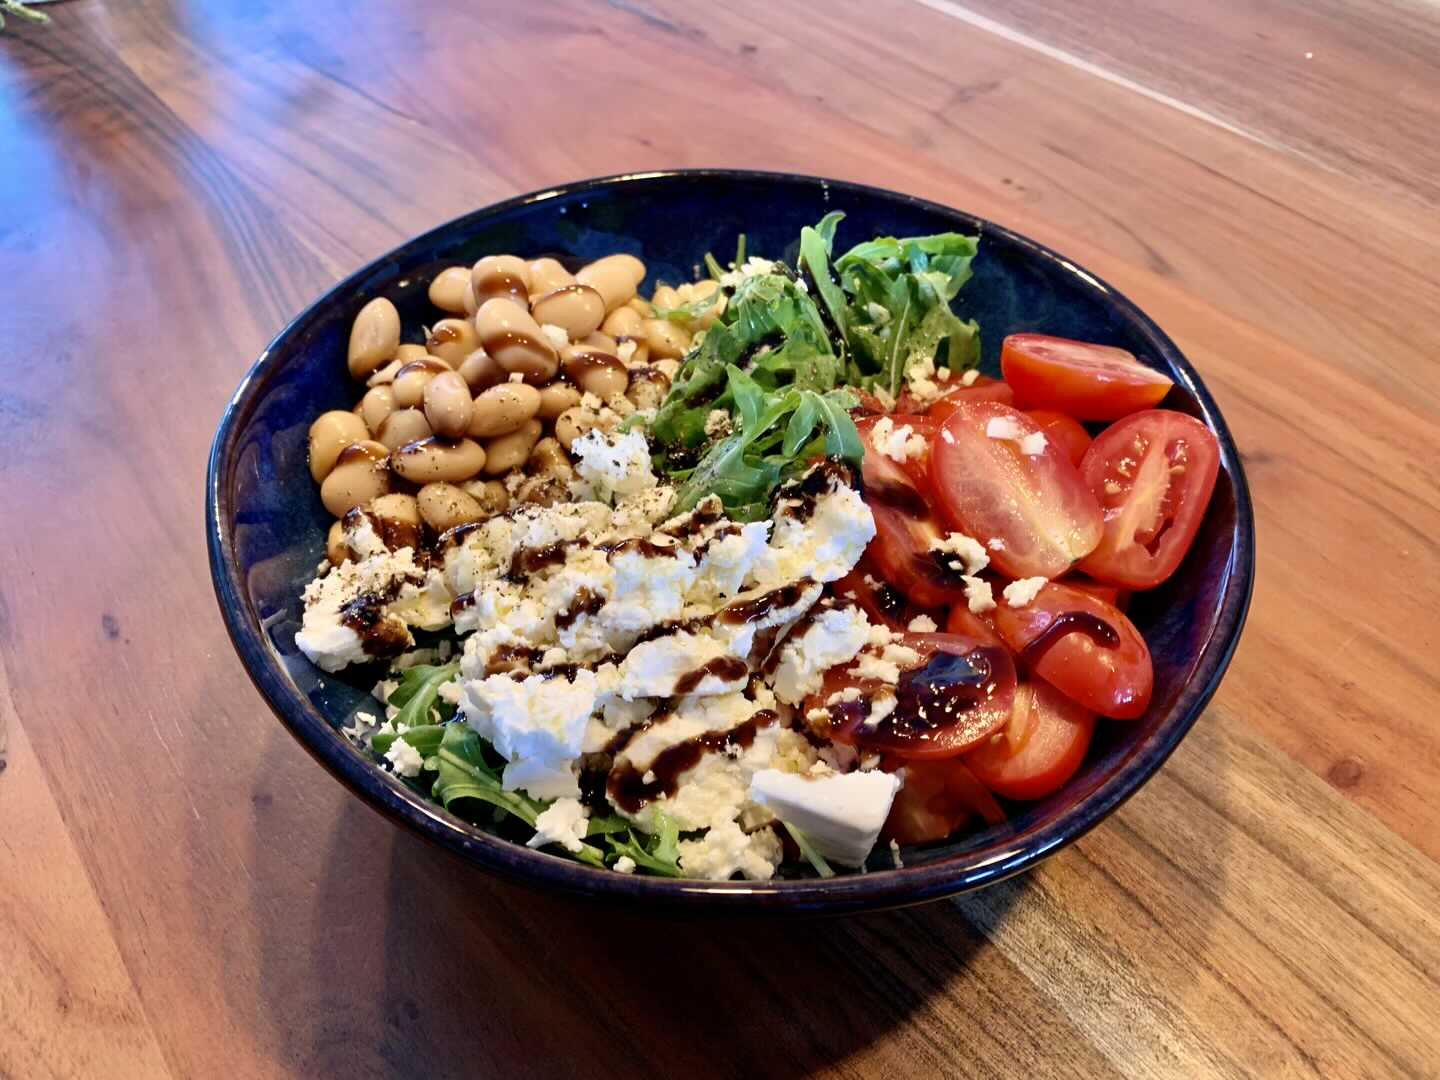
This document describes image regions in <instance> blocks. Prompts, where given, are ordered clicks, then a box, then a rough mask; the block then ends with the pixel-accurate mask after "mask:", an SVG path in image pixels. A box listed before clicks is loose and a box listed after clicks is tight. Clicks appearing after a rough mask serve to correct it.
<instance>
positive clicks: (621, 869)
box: [611, 855, 635, 874]
mask: <svg viewBox="0 0 1440 1080" xmlns="http://www.w3.org/2000/svg"><path fill="white" fill-rule="evenodd" d="M611 869H612V870H614V871H615V872H616V873H617V874H633V873H634V872H635V860H634V859H632V858H631V857H630V856H629V855H621V856H620V858H618V859H616V860H615V865H614V866H612V867H611Z"/></svg>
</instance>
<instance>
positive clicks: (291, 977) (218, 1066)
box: [0, 0, 1440, 1080]
mask: <svg viewBox="0 0 1440 1080" xmlns="http://www.w3.org/2000/svg"><path fill="white" fill-rule="evenodd" d="M48 10H49V11H50V12H51V13H52V16H53V19H54V23H53V24H52V25H51V26H49V27H30V26H14V25H12V28H11V30H10V31H8V32H7V33H6V34H5V35H4V37H3V38H0V280H3V282H4V285H3V288H4V301H3V302H0V331H3V337H4V340H5V341H7V342H8V343H9V344H10V347H9V349H8V350H7V353H6V360H5V361H4V369H3V370H4V376H5V377H4V379H3V382H0V507H3V510H0V513H3V515H4V520H5V529H4V537H5V539H4V543H3V545H0V661H3V669H0V732H3V734H0V740H4V741H0V747H3V748H4V749H3V753H4V760H5V763H6V764H7V766H8V767H7V768H6V769H5V771H4V772H3V774H0V1076H4V1077H16V1078H22V1077H23V1078H26V1080H28V1078H32V1077H52V1076H53V1077H71V1076H82V1077H107V1078H109V1077H125V1076H139V1077H164V1076H175V1077H182V1076H183V1077H226V1076H235V1077H252V1076H306V1077H313V1076H331V1075H333V1076H343V1077H369V1076H409V1075H424V1076H433V1077H442V1076H478V1075H495V1076H504V1077H531V1076H533V1077H551V1076H609V1075H616V1076H626V1077H630V1076H637V1075H654V1076H685V1075H710V1074H715V1075H730V1076H741V1075H745V1076H750V1075H775V1074H799V1073H818V1074H825V1075H835V1076H840V1075H845V1076H857V1077H872V1076H897V1075H935V1074H939V1073H946V1074H954V1075H975V1076H997V1075H1003V1074H1008V1073H1016V1074H1020V1075H1027V1076H1029V1075H1051V1074H1054V1075H1076V1076H1085V1077H1097V1076H1106V1075H1117V1074H1126V1075H1144V1076H1181V1077H1202V1076H1229V1075H1241V1074H1253V1075H1260V1076H1266V1077H1273V1076H1289V1075H1302V1074H1316V1075H1321V1076H1326V1077H1350V1076H1361V1075H1374V1076H1425V1075H1429V1076H1435V1075H1440V1033H1437V1027H1436V1018H1437V1015H1440V989H1437V973H1440V867H1437V865H1436V860H1437V858H1440V799H1437V798H1436V794H1437V783H1440V717H1437V713H1440V709H1437V706H1440V681H1437V672H1440V662H1437V660H1436V658H1435V656H1436V649H1437V646H1440V635H1437V628H1440V619H1437V615H1436V604H1437V598H1436V592H1437V590H1436V581H1437V577H1440V548H1437V543H1436V535H1437V527H1440V484H1437V481H1436V465H1437V462H1440V438H1437V432H1440V426H1437V418H1440V364H1437V359H1440V329H1437V327H1440V217H1437V209H1440V137H1437V132H1440V10H1437V9H1436V8H1435V7H1434V6H1433V5H1429V4H1425V3H1421V2H1419V0H1312V2H1301V0H1268V2H1266V3H1263V4H1251V3H1247V2H1244V0H1215V2H1214V3H1210V4H1205V5H1198V4H1192V3H1189V2H1188V0H1151V2H1149V3H1146V4H1139V3H1131V2H1128V0H1083V2H1078V3H1070V4H1061V3H1052V4H1044V3H1040V2H1039V0H966V4H965V6H964V7H961V6H958V5H954V4H950V3H947V2H944V0H926V2H916V0H895V2H885V3H863V2H859V0H853V2H847V3H844V4H834V5H824V6H822V5H811V6H809V7H808V8H804V9H802V8H801V7H800V6H799V5H790V4H784V3H775V2H768V3H767V2H763V0H731V2H726V3H711V4H694V3H680V2H678V0H612V2H611V3H610V4H608V5H606V4H600V3H580V2H573V3H571V2H565V0H531V2H527V3H525V4H513V5H501V4H498V3H488V4H487V3H478V2H474V0H429V2H427V3H424V4H419V3H415V4H411V3H402V2H399V0H394V2H390V3H385V2H382V0H355V2H342V0H307V2H306V3H304V4H285V3H270V2H255V0H252V2H249V3H240V2H238V0H237V2H234V3H223V2H221V0H191V2H189V3H181V2H178V0H173V2H169V3H167V2H164V0H111V2H109V3H103V2H101V0H75V2H73V3H69V4H64V5H56V6H54V7H52V8H49V9H48ZM715 164H724V165H736V166H753V167H762V168H772V169H793V170H799V171H804V172H813V173H825V174H830V175H833V176H839V177H845V178H852V179H857V180H862V181H868V182H871V183H877V184H882V185H885V186H888V187H894V188H899V189H902V190H906V191H913V192H916V193H919V194H922V195H925V196H929V197H932V198H935V199H939V200H942V201H944V202H947V203H950V204H953V205H956V206H960V207H964V208H966V209H969V210H972V211H975V212H977V213H979V214H982V215H985V216H988V217H991V218H993V219H995V220H997V221H1001V222H1003V223H1005V224H1007V225H1010V226H1012V227H1015V228H1017V229H1020V230H1022V231H1024V232H1027V233H1029V234H1031V235H1033V236H1035V237H1038V238H1039V239H1041V240H1043V241H1045V242H1046V243H1049V244H1052V245H1054V246H1055V247H1057V248H1059V249H1061V250H1062V251H1065V252H1067V253H1070V254H1072V255H1074V256H1075V257H1076V258H1078V259H1080V260H1081V261H1083V262H1085V263H1086V264H1088V265H1089V266H1090V267H1092V268H1093V269H1095V270H1096V271H1097V272H1098V273H1100V274H1102V275H1103V276H1105V277H1107V278H1108V279H1110V280H1111V281H1113V282H1115V283H1116V284H1117V285H1118V286H1119V287H1120V288H1122V289H1124V290H1125V291H1126V292H1128V293H1129V294H1130V295H1131V296H1133V297H1134V298H1135V299H1136V300H1137V301H1139V302H1140V303H1141V304H1142V305H1143V306H1144V307H1145V308H1146V309H1147V310H1148V311H1150V312H1151V313H1152V314H1153V315H1154V316H1155V317H1156V318H1157V319H1158V320H1159V321H1160V323H1161V324H1162V326H1164V327H1165V328H1166V329H1167V330H1168V331H1169V332H1170V333H1171V334H1172V335H1173V336H1174V337H1175V338H1176V339H1177V340H1178V341H1179V342H1180V343H1181V345H1182V346H1183V347H1184V348H1185V349H1186V350H1187V351H1188V352H1189V354H1190V356H1191V357H1192V358H1193V359H1194V361H1195V363H1196V365H1197V366H1198V367H1199V369H1200V370H1201V372H1202V373H1203V375H1204V377H1205V379H1206V380H1207V382H1208V383H1209V385H1210V386H1211V388H1212V389H1213V390H1214V392H1215V395H1216V397H1217V398H1218V399H1219V402H1220V404H1221V407H1222V408H1223V409H1224V411H1225V415H1226V416H1227V417H1228V418H1229V420H1230V422H1231V424H1232V426H1233V428H1234V431H1235V434H1236V437H1237V439H1238V440H1239V442H1240V445H1241V446H1242V447H1243V448H1244V451H1245V455H1246V460H1247V464H1248V469H1249V476H1250V482H1251V485H1252V487H1253V490H1254V494H1255V501H1256V507H1257V513H1258V516H1259V552H1260V554H1259V583H1258V586H1257V589H1256V594H1255V604H1254V607H1253V609H1252V611H1251V616H1250V623H1249V627H1248V629H1247V631H1246V634H1245V639H1244V642H1243V644H1242V646H1241V648H1240V651H1239V653H1238V655H1237V656H1236V658H1235V662H1234V666H1233V667H1232V669H1231V672H1230V675H1229V677H1228V678H1227V679H1226V682H1225V684H1224V686H1223V688H1222V689H1221V691H1220V693H1219V694H1218V695H1217V697H1216V699H1215V702H1214V704H1213V706H1212V707H1211V708H1210V709H1209V710H1208V712H1207V713H1206V715H1205V716H1204V718H1203V719H1202V720H1201V721H1200V723H1199V724H1198V725H1197V726H1196V728H1195V730H1194V731H1193V733H1192V734H1191V735H1190V736H1189V738H1188V739H1187V740H1186V741H1185V743H1184V745H1183V746H1182V747H1181V748H1180V750H1179V751H1178V752H1177V753H1176V755H1175V757H1174V758H1173V760H1172V761H1171V762H1170V764H1169V765H1167V766H1166V768H1165V769H1164V770H1163V771H1162V772H1161V773H1160V774H1159V775H1158V776H1157V777H1156V778H1155V779H1154V780H1153V781H1152V782H1151V783H1150V784H1149V785H1148V786H1147V787H1146V788H1145V789H1144V791H1143V792H1141V793H1140V794H1139V795H1138V796H1137V797H1136V798H1135V799H1134V800H1133V801H1131V802H1130V803H1129V804H1128V805H1126V806H1125V807H1124V809H1123V810H1122V811H1121V812H1119V813H1118V814H1116V815H1115V817H1114V818H1112V819H1111V820H1110V821H1109V822H1107V823H1106V824H1105V825H1104V826H1102V827H1101V828H1099V829H1097V830H1096V831H1095V832H1094V833H1092V834H1091V835H1090V836H1088V837H1087V838H1085V839H1084V840H1083V841H1082V842H1080V843H1079V844H1077V845H1075V846H1074V847H1072V848H1070V849H1068V850H1066V851H1065V852H1063V853H1062V854H1060V855H1058V856H1057V857H1055V858H1053V859H1051V860H1050V861H1048V862H1047V863H1045V864H1044V866H1042V867H1041V868H1040V869H1038V870H1036V871H1035V872H1033V873H1031V874H1029V875H1027V876H1025V877H1024V878H1023V879H1021V880H1017V881H1013V882H1011V883H1009V884H1006V885H1003V886H1000V887H997V888H994V889H990V890H988V891H986V892H983V893H981V894H979V895H977V896H972V897H967V898H964V899H961V900H957V901H954V902H946V903H938V904H934V905H931V906H928V907H924V908H919V909H916V910H911V911H905V912H899V913H894V914H887V915H880V916H875V917H867V918H856V919H851V920H847V921H842V922H826V923H815V924H809V925H792V924H785V925H771V924H763V923H753V924H740V925H724V924H715V923H703V924H693V925H692V924H686V923H679V922H671V921H661V920H656V919H654V918H651V917H648V916H646V915H644V914H643V913H635V914H626V913H620V914H614V913H606V914H604V915H603V917H602V916H600V915H598V914H597V913H596V912H594V911H592V910H587V909H586V908H584V907H582V906H578V905H575V904H572V903H569V902H564V901H560V900H556V899H552V898H548V897H543V896H535V895H531V894H529V893H527V892H523V891H520V890H516V889H514V888H510V887H506V886H502V885H499V884H496V883H495V882H493V881H490V880H488V879H486V878H484V877H482V876H479V875H478V874H475V873H472V872H469V871H467V870H465V869H464V868H462V867H460V866H458V865H457V864H455V863H453V862H452V861H450V860H449V859H448V858H447V857H445V856H443V855H441V854H439V853H437V852H435V851H432V850H430V849H429V848H427V847H426V846H424V845H423V844H422V843H421V842H420V841H418V840H416V839H414V838H413V837H410V836H408V835H402V834H400V833H398V832H397V831H396V830H395V829H393V828H392V827H391V826H389V825H388V824H386V823H385V822H384V821H382V820H380V819H379V818H378V817H377V816H376V815H374V814H372V813H371V812H370V811H369V810H367V809H365V808H364V807H363V806H361V805H360V803H359V802H358V801H356V800H355V799H353V798H352V797H350V796H349V795H348V794H346V793H345V792H344V791H343V790H342V789H341V788H340V786H339V785H338V784H336V783H335V782H333V781H332V780H331V779H329V778H328V777H327V776H325V775H324V774H323V773H322V772H321V770H320V769H319V768H318V767H317V766H316V765H315V764H314V763H312V762H311V761H310V759H309V758H308V757H307V756H306V755H305V754H304V753H303V752H302V751H301V749H300V748H299V747H298V746H297V745H296V744H295V743H294V742H292V740H291V739H290V737H289V736H288V735H287V734H286V733H285V732H284V731H283V729H282V728H281V727H280V725H279V724H277V723H276V722H275V721H274V720H273V719H272V717H271V716H270V714H269V713H268V711H267V710H266V708H265V706H264V705H263V704H262V703H261V701H260V699H259V697H258V696H257V695H256V693H255V692H254V691H253V690H252V689H251V687H250V684H249V682H248V681H247V679H246V677H245V674H244V672H243V671H242V670H241V667H240V664H239V662H238V661H237V660H236V659H235V657H234V655H233V654H232V653H231V650H230V647H229V644H228V642H227V640H226V637H225V633H224V630H223V629H222V627H221V623H220V619H219V618H218V616H217V613H216V611H215V607H214V601H213V599H212V596H211V591H210V584H209V579H208V570H207V567H206V561H205V553H204V545H203V537H202V530H201V498H202V480H203V476H204V467H205V454H206V450H207V448H208V446H209V442H210V438H211V434H212V432H213V430H214V427H215V424H216V421H217V420H218V418H219V414H220V411H221V408H222V407H223V405H224V403H225V401H226V399H227V397H228V396H229V395H230V393H231V392H232V390H233V389H234V387H235V385H236V383H237V381H238V380H239V378H240V376H241V375H242V374H243V373H244V371H245V369H246V368H247V367H248V365H249V364H250V363H251V361H252V360H253V358H254V357H255V356H256V355H257V353H258V351H259V350H260V349H261V347H262V346H263V345H264V343H265V342H266V340H268V339H269V337H270V336H271V335H272V334H273V333H274V332H275V331H276V330H277V329H278V328H279V327H280V326H281V325H282V324H283V323H284V322H285V321H286V320H287V319H288V317H289V316H290V315H291V314H293V313H294V312H296V311H298V310H299V309H300V308H302V307H303V306H305V305H306V304H307V303H309V302H310V300H311V299H312V298H314V297H315V296H316V295H318V294H319V293H320V292H321V291H322V290H324V289H325V288H327V287H328V286H329V285H330V284H331V283H332V282H333V281H334V280H336V279H337V278H338V277H339V276H341V275H343V274H345V273H347V272H348V271H350V270H351V269H353V268H355V267H357V266H359V265H361V264H362V263H364V262H366V261H367V260H369V259H370V258H372V257H374V256H375V255H377V254H379V253H381V252H382V251H384V250H386V249H388V248H390V247H391V246H392V245H394V244H396V243H397V242H399V241H400V240H401V239H403V238H405V237H406V236H409V235H411V234H413V233H416V232H418V231H421V230H423V229H425V228H428V227H429V226H431V225H433V224H435V223H437V222H441V221H444V220H446V219H448V218H450V217H451V216H453V215H456V214H459V213H461V212H462V211H465V210H468V209H470V208H473V207H475V206H479V205H482V204H485V203H488V202H491V201H493V200H496V199H499V198H502V197H504V196H508V195H511V194H514V193H516V192H520V191H526V190H530V189H533V188H538V187H542V186H544V185H547V184H552V183H555V182H558V181H563V180H567V179H571V178H575V177H581V176H586V175H593V174H601V173H614V172H620V171H624V170H630V169H646V168H654V167H661V166H685V165H715Z"/></svg>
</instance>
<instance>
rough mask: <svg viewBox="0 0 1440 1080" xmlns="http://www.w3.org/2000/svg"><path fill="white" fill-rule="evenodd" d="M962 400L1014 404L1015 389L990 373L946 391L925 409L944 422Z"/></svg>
mask: <svg viewBox="0 0 1440 1080" xmlns="http://www.w3.org/2000/svg"><path fill="white" fill-rule="evenodd" d="M961 401H998V402H999V403H1000V404H1001V405H1014V404H1015V391H1014V390H1011V389H1010V385H1009V384H1008V383H1004V382H1001V381H1000V380H999V379H992V378H991V377H990V376H989V375H980V376H978V377H977V378H976V379H975V381H974V382H973V383H971V384H970V385H969V386H963V385H962V386H956V387H954V388H953V389H950V390H947V391H945V394H944V396H943V397H941V398H939V399H937V400H936V401H934V402H932V403H931V405H930V407H929V408H928V409H926V410H925V415H926V416H929V417H931V418H933V419H935V420H938V421H940V422H942V423H943V422H944V421H945V419H946V417H948V416H949V415H950V414H951V413H952V412H954V411H955V406H956V404H957V403H958V402H961Z"/></svg>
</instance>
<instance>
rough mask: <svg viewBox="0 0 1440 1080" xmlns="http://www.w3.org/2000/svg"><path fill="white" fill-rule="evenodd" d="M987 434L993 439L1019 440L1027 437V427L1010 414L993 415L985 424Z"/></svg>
mask: <svg viewBox="0 0 1440 1080" xmlns="http://www.w3.org/2000/svg"><path fill="white" fill-rule="evenodd" d="M985 434H986V435H988V436H989V437H990V438H992V439H1009V440H1010V441H1012V442H1019V441H1020V440H1021V439H1023V438H1024V437H1025V429H1024V428H1022V427H1021V426H1020V425H1019V424H1018V423H1016V422H1015V420H1014V419H1013V418H1011V417H1009V416H992V417H991V418H990V420H989V422H988V423H986V425H985Z"/></svg>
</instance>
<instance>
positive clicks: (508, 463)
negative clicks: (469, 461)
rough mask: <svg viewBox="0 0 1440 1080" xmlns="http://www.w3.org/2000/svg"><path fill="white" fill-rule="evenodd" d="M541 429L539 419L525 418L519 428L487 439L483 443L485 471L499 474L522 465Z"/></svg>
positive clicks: (490, 473) (538, 437) (493, 474)
mask: <svg viewBox="0 0 1440 1080" xmlns="http://www.w3.org/2000/svg"><path fill="white" fill-rule="evenodd" d="M543 431H544V428H543V427H541V425H540V421H539V420H526V421H525V423H524V424H522V425H521V426H520V428H519V430H517V431H512V432H510V434H508V435H501V436H499V437H498V438H494V439H491V440H490V441H488V442H487V443H486V444H485V471H486V472H487V473H488V474H489V475H491V476H499V475H500V474H501V473H507V472H509V471H510V470H511V469H518V468H519V467H520V466H521V465H524V464H525V461H526V459H527V458H529V457H530V451H531V450H533V449H535V444H536V443H537V442H539V441H540V434H541V432H543Z"/></svg>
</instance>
